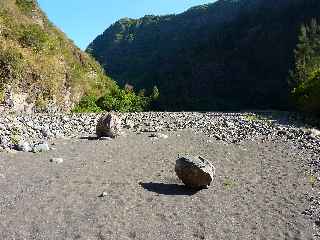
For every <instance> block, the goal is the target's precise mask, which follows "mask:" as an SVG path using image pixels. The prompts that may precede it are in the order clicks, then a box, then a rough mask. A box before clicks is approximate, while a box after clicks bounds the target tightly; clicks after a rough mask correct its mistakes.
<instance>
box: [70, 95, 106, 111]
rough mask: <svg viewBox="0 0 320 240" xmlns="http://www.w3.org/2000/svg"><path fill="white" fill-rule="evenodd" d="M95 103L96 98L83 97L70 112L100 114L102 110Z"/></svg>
mask: <svg viewBox="0 0 320 240" xmlns="http://www.w3.org/2000/svg"><path fill="white" fill-rule="evenodd" d="M96 101H97V97H95V96H85V97H83V98H82V99H81V101H80V102H79V104H78V105H77V106H76V107H75V108H74V109H73V110H72V112H75V113H81V112H101V111H102V110H101V108H99V107H98V106H97V104H96Z"/></svg>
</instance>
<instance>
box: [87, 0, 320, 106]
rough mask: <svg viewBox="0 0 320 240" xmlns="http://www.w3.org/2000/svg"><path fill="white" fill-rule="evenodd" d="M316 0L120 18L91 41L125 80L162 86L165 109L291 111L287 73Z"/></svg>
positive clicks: (223, 1)
mask: <svg viewBox="0 0 320 240" xmlns="http://www.w3.org/2000/svg"><path fill="white" fill-rule="evenodd" d="M319 16H320V1H317V0H307V1H306V0H280V1H279V0H238V1H236V0H220V1H217V2H215V3H213V4H208V5H203V6H198V7H194V8H191V9H190V10H188V11H186V12H184V13H182V14H179V15H167V16H145V17H143V18H141V19H137V20H135V19H122V20H120V21H118V22H116V23H115V24H113V25H112V26H111V27H110V28H108V29H107V30H106V31H105V32H104V33H103V34H102V35H100V36H98V37H97V38H96V39H95V40H94V41H93V42H92V43H91V44H90V45H89V47H88V49H87V52H89V53H90V54H92V55H93V56H94V57H95V58H96V59H97V60H98V61H99V62H100V63H101V64H102V65H103V66H104V68H105V69H106V70H107V72H108V73H110V75H111V76H112V77H113V78H114V79H115V80H116V81H117V82H119V83H120V84H125V83H129V84H132V85H134V86H135V87H136V88H138V89H139V88H146V89H147V90H150V89H151V88H152V87H153V86H154V85H156V86H158V88H159V90H160V98H159V104H160V106H159V107H160V108H162V109H166V110H235V109H245V108H257V109H265V108H275V109H288V108H290V107H291V105H290V97H289V93H290V88H289V85H288V78H289V71H290V69H292V67H293V66H294V49H295V47H296V45H297V43H298V36H299V33H300V27H301V25H302V24H307V23H310V22H311V19H313V18H315V19H318V18H319Z"/></svg>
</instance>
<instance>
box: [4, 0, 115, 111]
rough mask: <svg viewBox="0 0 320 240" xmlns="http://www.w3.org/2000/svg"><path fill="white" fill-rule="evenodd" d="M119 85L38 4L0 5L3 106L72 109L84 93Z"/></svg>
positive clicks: (9, 1) (17, 0) (16, 0)
mask: <svg viewBox="0 0 320 240" xmlns="http://www.w3.org/2000/svg"><path fill="white" fill-rule="evenodd" d="M115 86H116V84H115V82H114V81H112V80H111V79H110V78H108V77H106V76H105V74H104V71H103V69H102V68H101V67H100V65H99V64H98V63H97V62H96V61H95V60H93V59H92V58H91V57H90V56H88V55H87V54H86V53H84V52H82V51H81V50H80V49H79V48H77V47H76V46H75V45H74V44H73V43H72V41H70V40H69V39H68V38H67V37H66V36H65V34H64V33H62V32H61V31H60V30H59V29H57V28H56V27H55V26H53V24H52V23H51V22H50V21H49V20H48V19H47V17H46V16H45V14H44V13H43V12H42V11H41V9H40V8H39V6H38V4H37V2H36V1H35V0H1V1H0V104H2V105H6V106H9V107H13V108H15V109H18V110H23V109H24V108H34V107H36V108H38V109H40V110H41V109H45V108H47V107H48V105H49V103H53V105H55V106H57V107H60V108H62V109H66V110H69V109H70V108H71V107H72V106H73V105H74V103H76V102H78V101H79V100H80V98H81V97H82V96H83V95H85V94H97V95H99V94H100V93H102V92H104V91H105V90H106V89H109V88H114V87H115ZM0 107H1V106H0Z"/></svg>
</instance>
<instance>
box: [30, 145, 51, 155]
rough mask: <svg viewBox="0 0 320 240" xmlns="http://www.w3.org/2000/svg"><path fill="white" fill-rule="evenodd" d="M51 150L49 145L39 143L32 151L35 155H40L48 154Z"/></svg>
mask: <svg viewBox="0 0 320 240" xmlns="http://www.w3.org/2000/svg"><path fill="white" fill-rule="evenodd" d="M49 150H50V147H49V145H48V143H39V144H36V145H35V146H34V147H33V150H32V151H33V152H34V153H39V152H48V151H49Z"/></svg>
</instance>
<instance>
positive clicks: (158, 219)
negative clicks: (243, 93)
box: [0, 112, 320, 240]
mask: <svg viewBox="0 0 320 240" xmlns="http://www.w3.org/2000/svg"><path fill="white" fill-rule="evenodd" d="M100 116H101V115H100V114H81V115H67V114H51V115H49V114H38V115H23V114H20V115H19V114H18V115H16V114H6V115H5V114H3V115H2V116H0V146H1V148H0V190H1V192H0V239H4V240H5V239H99V240H100V239H268V240H269V239H303V240H304V239H320V235H319V234H320V228H319V226H320V194H319V192H320V191H319V186H320V185H319V179H320V175H319V173H320V133H319V131H318V130H316V129H314V128H312V127H310V126H305V125H303V124H301V123H299V122H300V121H299V116H298V115H296V114H291V113H286V112H264V113H154V112H153V113H132V114H122V115H121V117H122V119H123V121H122V124H123V127H124V131H123V132H124V133H123V135H122V136H120V137H118V138H116V139H113V140H111V139H105V140H98V139H96V138H95V137H94V133H95V124H96V122H97V120H98V119H99V117H100ZM34 152H35V153H34ZM185 154H189V155H195V156H197V155H201V156H203V157H205V158H206V159H209V160H210V161H211V162H212V163H213V165H214V166H215V167H216V177H215V179H214V181H213V183H212V185H211V186H210V187H209V188H208V189H204V190H202V191H197V192H196V191H191V190H188V189H186V188H185V187H184V186H183V185H182V184H181V182H180V181H179V180H178V179H177V177H176V175H175V172H174V164H175V161H176V159H177V158H178V156H181V155H185Z"/></svg>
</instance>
